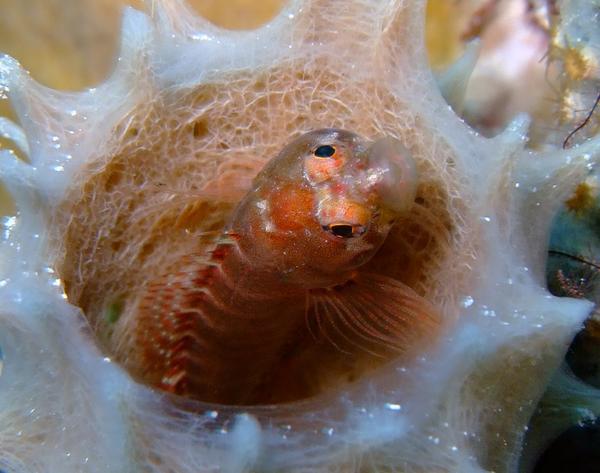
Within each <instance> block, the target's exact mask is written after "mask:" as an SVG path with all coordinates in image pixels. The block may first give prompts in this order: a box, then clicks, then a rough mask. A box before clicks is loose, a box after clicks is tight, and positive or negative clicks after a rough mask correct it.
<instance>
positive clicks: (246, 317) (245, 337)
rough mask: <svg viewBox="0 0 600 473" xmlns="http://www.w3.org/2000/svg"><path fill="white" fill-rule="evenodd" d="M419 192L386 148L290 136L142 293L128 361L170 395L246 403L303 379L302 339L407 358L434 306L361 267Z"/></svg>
mask: <svg viewBox="0 0 600 473" xmlns="http://www.w3.org/2000/svg"><path fill="white" fill-rule="evenodd" d="M416 187H417V172H416V168H415V163H414V162H413V160H412V158H411V156H410V153H409V152H408V150H407V149H406V148H404V147H403V146H402V144H400V143H399V142H398V141H397V140H395V139H393V138H389V137H386V138H382V139H379V140H377V141H375V142H368V141H367V140H365V139H363V138H362V137H360V136H358V135H357V134H355V133H352V132H350V131H345V130H339V129H322V130H316V131H312V132H309V133H306V134H304V135H302V136H300V137H299V138H297V139H295V140H294V141H293V142H291V143H290V144H289V145H287V146H286V147H284V148H283V150H282V151H281V152H280V154H279V155H278V156H277V157H275V158H274V159H272V160H271V161H270V162H269V163H267V165H266V166H265V167H264V169H263V170H262V171H261V172H260V173H259V174H258V175H257V177H256V178H255V179H254V181H253V183H252V187H251V189H250V191H249V192H247V194H246V195H245V196H244V197H243V198H242V200H241V201H240V202H239V204H238V205H237V207H236V208H235V209H234V210H233V212H232V214H231V216H230V218H229V221H228V223H227V224H226V226H225V228H224V229H223V231H222V232H220V233H217V234H216V235H215V237H214V238H208V243H205V242H204V243H202V244H200V245H199V246H201V248H200V249H199V250H198V252H196V253H194V254H188V255H185V256H183V257H181V258H180V260H179V261H178V263H177V264H176V265H175V267H176V268H177V269H176V271H175V272H173V271H171V272H168V273H167V274H162V275H160V276H158V277H157V278H156V279H155V280H153V281H151V282H149V283H148V284H147V285H146V286H145V288H144V290H143V291H142V293H141V295H140V296H139V297H138V298H137V300H136V301H135V303H134V304H133V309H132V310H133V312H134V314H135V315H134V317H135V323H134V324H132V326H133V327H134V328H133V329H132V333H131V334H129V335H128V336H131V337H132V340H133V342H130V346H132V347H133V348H132V351H131V352H130V353H129V355H128V359H127V360H126V364H127V365H129V367H130V369H131V371H132V372H133V373H134V374H136V375H137V376H139V377H141V378H142V379H143V380H144V381H145V382H147V383H149V384H151V385H154V386H158V387H160V388H162V389H164V390H166V391H169V392H173V393H176V394H180V395H184V396H188V397H193V398H197V399H201V400H204V401H210V402H219V403H226V404H254V403H263V402H269V400H270V399H271V395H272V392H273V390H274V389H275V388H274V386H275V385H276V384H277V382H279V383H281V382H282V381H281V380H282V379H286V378H287V377H289V372H290V370H292V371H293V370H299V369H301V367H299V366H297V365H298V364H297V363H295V361H294V359H295V358H302V356H301V355H300V352H301V351H302V349H301V348H300V346H302V345H303V343H304V344H306V339H307V337H306V334H307V333H310V335H311V337H312V341H311V343H313V344H316V345H318V344H329V345H330V346H334V347H335V349H336V350H337V352H338V353H339V354H340V356H347V357H356V356H357V353H368V354H369V355H370V356H380V357H385V356H391V354H392V353H397V352H406V351H408V350H409V349H410V348H411V346H415V345H417V344H419V342H420V341H422V338H423V336H425V335H426V334H427V335H431V334H432V332H435V330H436V327H437V326H438V316H437V314H436V311H435V309H433V307H432V306H431V305H430V304H429V303H428V302H427V301H426V300H424V299H423V298H422V297H421V296H419V295H417V293H415V292H414V291H413V290H412V289H410V288H409V287H407V286H406V285H405V284H403V283H401V282H400V281H397V280H395V279H393V278H391V277H389V276H385V275H382V274H377V273H372V272H368V271H365V270H364V268H365V264H366V263H367V262H369V261H370V260H371V258H372V257H373V256H374V255H375V254H376V253H377V251H378V249H379V248H380V247H381V245H382V244H383V243H384V241H385V239H386V237H387V235H388V233H389V231H390V229H391V228H392V227H393V226H394V224H395V222H396V220H397V218H398V217H399V216H401V215H402V214H403V213H405V212H407V211H408V210H409V209H410V208H411V207H412V205H413V202H414V199H415V194H416ZM198 198H200V197H198ZM302 340H304V342H303V341H302ZM286 372H287V373H286ZM278 373H279V374H278ZM278 380H279V381H278ZM284 397H285V396H284ZM278 399H281V396H278Z"/></svg>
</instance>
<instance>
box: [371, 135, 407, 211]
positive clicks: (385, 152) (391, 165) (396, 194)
mask: <svg viewBox="0 0 600 473" xmlns="http://www.w3.org/2000/svg"><path fill="white" fill-rule="evenodd" d="M366 152H367V160H368V170H367V175H366V181H367V186H368V187H369V188H370V190H372V191H374V192H375V193H376V194H377V196H378V199H379V200H380V202H381V204H382V206H384V207H387V208H389V209H390V210H391V211H392V212H395V213H402V212H405V211H407V210H408V209H409V208H410V207H411V206H412V204H413V202H414V200H415V196H416V192H417V180H418V175H417V169H416V165H415V162H414V160H413V158H412V156H411V154H410V151H408V149H406V148H405V147H404V146H403V145H402V143H400V142H399V141H398V140H396V139H394V138H391V137H386V138H381V139H379V140H377V141H375V142H374V143H373V144H372V145H371V146H370V147H369V148H368V149H367V151H366Z"/></svg>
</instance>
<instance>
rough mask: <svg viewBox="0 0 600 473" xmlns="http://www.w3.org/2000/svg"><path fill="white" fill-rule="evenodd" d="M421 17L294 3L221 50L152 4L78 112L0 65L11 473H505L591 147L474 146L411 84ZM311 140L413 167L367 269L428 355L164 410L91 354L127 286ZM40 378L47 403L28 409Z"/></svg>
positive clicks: (530, 399)
mask: <svg viewBox="0 0 600 473" xmlns="http://www.w3.org/2000/svg"><path fill="white" fill-rule="evenodd" d="M423 10H424V2H420V1H416V0H415V1H407V0H404V1H402V0H389V1H366V0H363V1H360V0H352V1H346V2H339V1H335V0H302V1H301V0H298V1H295V2H291V3H290V4H289V5H288V6H287V7H286V8H285V9H284V10H283V11H282V12H281V13H280V14H279V16H278V17H276V18H275V19H274V20H273V21H272V22H271V23H269V24H267V25H265V26H264V27H262V28H260V29H258V30H254V31H248V32H231V31H225V30H220V29H218V28H216V27H214V26H212V25H210V24H209V23H207V22H205V21H203V20H201V19H198V18H196V17H194V15H193V14H192V13H191V12H190V11H189V10H188V9H187V8H186V7H185V5H183V4H182V3H181V2H179V1H177V0H163V1H161V2H152V9H151V15H147V14H143V13H138V12H136V11H134V10H127V11H126V13H125V19H124V27H123V44H122V50H121V54H120V60H119V61H118V63H117V66H116V69H115V71H114V73H113V75H112V76H111V78H110V79H109V80H108V81H107V82H106V83H104V84H102V85H101V86H99V87H98V88H96V89H94V90H91V91H87V92H84V93H79V94H60V93H57V92H54V91H50V90H47V89H45V88H43V87H41V86H39V85H37V84H36V83H34V82H33V81H32V80H31V79H30V78H29V77H28V76H27V75H26V74H25V73H24V72H23V71H22V70H21V69H20V68H19V67H18V65H17V64H15V62H14V61H12V60H10V59H8V58H4V59H2V62H0V85H4V87H5V88H6V89H9V90H8V94H9V95H10V97H11V99H12V100H13V103H14V104H15V107H16V109H17V112H18V113H19V115H20V120H21V124H22V126H23V128H24V129H25V132H26V134H27V143H26V145H24V146H23V147H24V149H26V151H27V152H28V154H29V157H30V161H31V164H25V163H21V162H19V161H16V160H15V159H14V158H13V157H11V156H9V155H8V154H7V156H6V158H7V159H6V164H3V165H2V166H1V167H0V169H2V174H3V176H4V178H5V179H6V181H7V182H8V184H9V185H10V186H11V187H12V189H13V192H14V194H15V197H16V198H17V202H18V205H19V208H20V210H21V214H20V216H19V218H18V219H16V220H15V222H13V224H14V225H13V224H11V225H12V226H11V227H10V228H9V229H8V230H10V231H7V235H8V237H7V239H6V241H5V242H4V246H3V249H2V250H3V251H4V253H5V255H6V258H5V261H6V264H5V268H3V270H4V271H5V272H6V275H7V276H6V277H7V278H8V279H10V281H8V282H7V283H6V284H5V285H4V286H2V288H0V289H1V290H2V291H4V292H3V293H4V294H5V295H6V296H7V300H8V301H10V303H7V305H6V307H4V308H3V311H2V313H1V314H2V315H1V316H0V323H1V324H2V327H5V328H6V330H4V331H0V345H1V346H2V350H3V352H4V354H5V358H6V370H5V372H3V374H2V376H0V383H2V384H3V385H4V386H7V389H3V390H0V403H2V405H10V406H12V408H11V410H9V411H3V413H2V414H1V416H2V417H1V418H0V419H2V423H1V427H2V431H1V432H0V439H1V440H2V442H0V445H1V446H0V457H1V458H6V459H7V460H5V463H6V465H7V466H6V468H7V469H9V471H19V472H20V471H38V470H40V471H57V472H67V471H161V472H162V471H165V472H167V471H173V472H187V471H190V472H191V471H223V470H225V471H378V470H383V471H449V472H466V471H482V470H489V469H492V470H494V471H514V469H515V468H516V461H517V460H516V459H517V457H518V453H519V450H520V444H521V441H522V437H523V433H524V426H525V424H526V422H527V419H528V417H529V415H530V413H531V411H532V409H533V407H534V405H535V401H536V399H537V398H538V397H539V395H540V394H541V392H542V390H543V386H544V385H545V383H546V382H547V379H548V377H549V376H550V374H551V372H552V370H553V368H554V367H555V366H556V364H557V363H558V360H559V359H560V358H561V357H562V354H563V352H564V350H565V348H566V345H565V344H566V343H567V341H568V340H569V339H570V337H571V336H572V335H573V333H574V331H575V330H576V329H577V327H578V326H579V324H580V323H581V320H582V319H583V318H584V317H585V315H586V314H587V311H588V310H589V306H588V305H587V304H586V303H583V302H576V301H571V300H558V299H555V298H552V297H551V296H550V295H549V294H548V293H547V292H546V290H545V288H544V283H543V279H542V275H543V265H544V260H543V255H544V245H545V244H544V241H545V239H546V237H547V231H548V226H549V223H550V219H551V217H552V215H553V212H554V211H555V209H556V207H557V205H558V202H559V201H560V200H561V199H562V198H564V197H565V196H566V195H568V193H569V192H570V190H571V189H572V187H573V186H574V184H575V183H576V182H577V180H578V179H580V178H581V176H582V175H584V174H585V173H586V172H587V166H588V165H589V164H590V163H592V162H593V160H594V159H595V157H596V153H597V152H598V144H597V142H595V141H589V142H586V143H584V144H582V145H581V146H578V147H576V148H573V149H571V150H568V151H562V150H551V151H548V152H545V153H544V154H541V153H540V154H534V153H532V152H529V151H527V150H525V138H526V130H527V120H526V119H524V118H519V119H517V120H515V121H514V122H513V124H511V126H510V127H509V128H508V129H507V130H506V131H505V132H504V133H503V134H501V135H499V136H497V137H495V138H493V139H484V138H482V137H480V136H478V135H477V134H475V133H473V132H472V131H471V130H470V129H469V128H468V127H467V126H466V125H465V124H464V123H462V122H461V121H460V120H459V119H458V118H457V117H456V116H455V115H454V113H453V112H452V110H451V109H449V107H448V106H447V104H446V103H445V101H444V100H443V99H442V97H441V95H440V93H439V91H438V89H437V86H436V84H435V81H434V79H433V77H432V75H431V72H430V70H429V68H428V65H427V60H426V55H425V49H424V45H423V24H422V22H423ZM324 127H339V128H345V129H348V130H351V131H353V132H355V133H358V134H360V135H362V136H365V137H367V138H370V139H374V138H376V137H378V136H385V135H388V136H392V137H395V138H397V139H398V140H400V141H401V142H402V143H403V144H404V145H405V146H406V147H407V148H408V149H409V150H410V152H411V154H412V156H413V157H414V159H415V161H416V164H417V168H418V170H419V176H420V178H419V186H418V191H417V198H416V201H415V205H414V207H413V209H412V210H411V212H410V213H409V215H407V216H406V217H405V218H404V219H403V220H402V222H400V223H401V224H400V225H398V229H397V230H396V231H395V232H394V233H393V234H392V235H391V236H390V239H389V241H388V242H387V243H386V247H384V249H383V250H385V252H384V253H383V255H384V256H385V257H381V258H379V259H377V258H375V260H374V261H373V263H372V264H373V265H375V266H379V267H380V268H385V271H386V272H387V273H389V274H391V275H393V276H394V277H396V278H398V279H400V280H401V281H403V282H405V283H407V284H408V285H410V286H411V287H412V288H413V289H415V290H416V291H417V292H418V293H419V294H421V295H422V296H424V297H426V298H427V299H428V300H429V301H431V302H432V303H434V304H435V305H436V306H437V307H438V308H439V310H440V312H441V313H442V315H443V318H444V327H443V330H444V333H443V335H442V337H441V339H440V341H439V342H438V343H437V344H436V345H435V347H433V348H430V347H427V348H424V349H423V351H422V353H420V354H419V356H418V357H417V358H414V359H410V360H405V359H402V360H399V361H397V362H391V363H389V364H387V365H386V366H385V367H383V368H381V369H380V370H379V371H377V372H375V373H369V375H368V376H365V377H364V378H363V379H362V380H360V381H358V382H356V383H353V384H351V385H348V386H344V387H343V388H340V389H338V390H330V391H328V392H327V393H323V394H322V395H318V396H316V397H314V398H311V399H308V400H305V401H301V402H298V403H294V404H289V405H278V406H271V407H250V408H244V409H241V408H235V407H226V406H211V405H205V404H202V403H195V402H187V401H183V400H176V399H172V398H168V397H164V396H162V395H161V394H160V393H158V392H156V391H154V390H152V389H150V388H148V387H145V386H143V385H141V384H138V383H136V382H135V381H133V380H132V379H131V378H130V377H129V375H128V374H127V372H126V371H125V370H123V369H122V368H121V367H120V366H119V365H118V363H113V362H109V361H106V360H104V358H105V357H107V358H109V357H115V361H120V356H121V353H123V352H126V348H125V349H123V346H126V344H127V342H128V341H127V339H126V337H120V336H119V334H121V333H124V332H125V333H126V328H127V325H128V324H129V323H131V319H130V317H129V315H130V314H129V312H128V307H129V305H128V304H129V303H130V301H131V300H132V299H135V297H136V294H137V293H138V291H139V290H140V288H141V287H143V285H144V284H146V283H147V282H148V281H149V280H150V279H151V278H153V277H154V276H155V275H156V274H157V273H162V272H163V270H164V269H165V268H168V267H169V265H170V264H171V265H172V264H173V261H176V259H177V256H180V255H183V254H187V253H189V252H191V251H193V250H194V249H195V248H196V247H197V245H198V241H199V239H201V238H200V237H201V236H202V235H204V234H206V232H210V231H213V230H218V229H220V228H221V227H222V225H223V222H224V221H225V220H226V219H227V217H228V215H229V213H230V211H231V209H232V206H233V205H235V202H237V201H238V200H239V199H240V197H241V195H243V193H244V192H245V190H247V189H248V188H249V186H250V182H251V180H252V178H253V177H254V176H255V175H256V173H257V172H258V171H259V170H260V168H261V167H262V165H263V164H264V163H266V162H267V161H268V160H269V159H270V158H271V157H273V156H275V155H276V154H277V152H278V151H279V150H280V149H281V148H282V147H283V146H284V145H285V144H287V143H288V142H289V141H290V140H292V139H293V138H294V137H296V136H298V135H299V134H301V133H304V132H308V131H310V130H314V129H318V128H324ZM198 195H202V196H207V195H208V196H210V199H206V198H203V199H201V200H198V199H195V198H194V197H195V196H198ZM44 268H52V269H51V270H48V271H44ZM50 271H55V272H56V273H57V274H58V276H59V277H60V280H56V279H55V276H53V275H54V274H55V273H53V272H50ZM9 275H10V276H9ZM49 275H50V276H49ZM49 282H50V284H49ZM52 283H54V284H55V285H59V286H60V285H61V284H62V287H63V288H64V291H65V294H66V298H67V300H66V301H65V300H63V299H62V298H61V297H60V292H59V291H56V289H52ZM24 294H27V298H24ZM73 306H76V307H78V308H80V309H81V310H82V312H83V314H85V315H81V313H78V312H77V311H76V310H75V309H74V308H73ZM115 313H118V317H117V316H116V315H115ZM82 319H83V320H87V321H90V322H91V323H90V327H91V328H87V329H86V328H84V327H85V326H83V325H82ZM115 319H118V320H115ZM35 334H40V335H39V336H37V337H36V336H34V335H35ZM96 342H97V344H98V346H96ZM11 360H13V361H11ZM20 367H27V369H19V368H20ZM33 367H35V368H33ZM315 369H317V370H318V368H315ZM32 371H35V372H36V374H35V375H33V376H27V375H26V373H31V372H32ZM326 374H327V373H323V372H316V373H315V376H316V377H319V376H320V377H324V376H326ZM41 383H44V385H45V386H47V387H46V388H45V389H46V390H50V391H52V392H56V393H59V394H57V395H54V396H50V397H40V396H39V393H38V391H39V386H41V385H42V384H41ZM24 393H25V394H24ZM32 410H33V411H32ZM65 428H66V432H68V435H66V434H61V432H65V430H64V429H65ZM18 432H20V433H21V437H22V438H23V435H24V433H25V437H24V440H22V441H18V442H14V441H11V442H5V441H4V440H5V439H11V438H14V436H16V434H17V433H18ZM124 445H125V446H126V447H123V446H124ZM57 451H58V452H61V455H60V456H57V455H56V452H57ZM63 453H64V454H63ZM0 465H2V464H1V463H0ZM2 466H4V465H2Z"/></svg>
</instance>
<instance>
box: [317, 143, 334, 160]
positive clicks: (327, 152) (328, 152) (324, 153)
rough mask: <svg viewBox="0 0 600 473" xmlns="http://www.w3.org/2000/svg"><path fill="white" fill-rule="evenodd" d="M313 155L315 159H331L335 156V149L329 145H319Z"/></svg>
mask: <svg viewBox="0 0 600 473" xmlns="http://www.w3.org/2000/svg"><path fill="white" fill-rule="evenodd" d="M313 154H314V155H315V156H316V157H317V158H331V157H332V156H333V155H334V154H335V148H334V147H333V146H331V145H321V146H319V147H318V148H317V149H315V151H314V152H313Z"/></svg>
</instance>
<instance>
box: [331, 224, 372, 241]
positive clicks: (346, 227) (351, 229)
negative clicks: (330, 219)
mask: <svg viewBox="0 0 600 473" xmlns="http://www.w3.org/2000/svg"><path fill="white" fill-rule="evenodd" d="M323 229H324V230H326V231H328V232H330V233H332V234H333V235H335V236H336V237H339V238H352V237H356V236H360V235H362V234H363V233H364V232H365V227H363V226H362V225H351V224H349V223H330V224H329V225H325V226H323Z"/></svg>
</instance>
